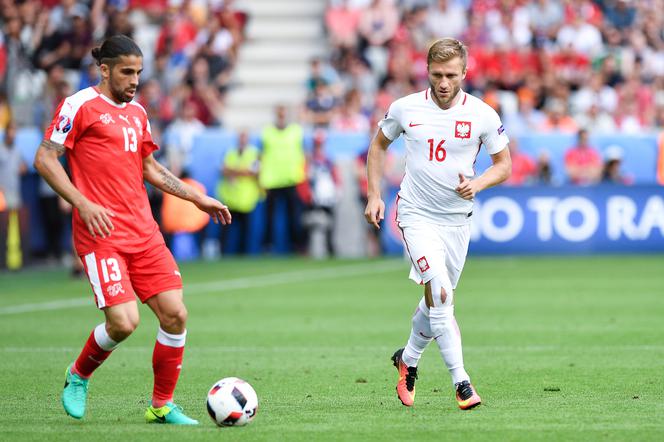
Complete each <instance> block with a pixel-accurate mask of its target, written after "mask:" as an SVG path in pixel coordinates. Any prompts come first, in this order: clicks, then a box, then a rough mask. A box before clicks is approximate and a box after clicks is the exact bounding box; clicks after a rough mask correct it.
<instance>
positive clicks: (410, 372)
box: [392, 348, 417, 407]
mask: <svg viewBox="0 0 664 442" xmlns="http://www.w3.org/2000/svg"><path fill="white" fill-rule="evenodd" d="M402 354H403V348H400V349H399V350H397V351H395V352H394V354H393V355H392V363H393V364H394V366H395V367H396V368H397V371H398V372H399V381H398V382H397V396H398V397H399V400H400V401H401V403H402V404H404V405H405V406H406V407H412V406H413V402H414V401H415V379H417V367H408V366H406V364H404V363H403V361H402V360H401V355H402Z"/></svg>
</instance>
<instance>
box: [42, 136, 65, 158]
mask: <svg viewBox="0 0 664 442" xmlns="http://www.w3.org/2000/svg"><path fill="white" fill-rule="evenodd" d="M39 146H43V147H44V148H45V149H48V150H54V151H55V152H56V153H57V154H58V156H60V155H62V154H64V153H65V146H63V145H62V144H59V143H55V142H53V141H51V140H42V142H41V144H40V145H39Z"/></svg>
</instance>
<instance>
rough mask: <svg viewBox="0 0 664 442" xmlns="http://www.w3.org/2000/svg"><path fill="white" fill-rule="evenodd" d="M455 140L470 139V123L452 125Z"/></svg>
mask: <svg viewBox="0 0 664 442" xmlns="http://www.w3.org/2000/svg"><path fill="white" fill-rule="evenodd" d="M454 137H455V138H470V121H457V122H456V124H455V125H454Z"/></svg>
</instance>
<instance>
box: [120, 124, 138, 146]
mask: <svg viewBox="0 0 664 442" xmlns="http://www.w3.org/2000/svg"><path fill="white" fill-rule="evenodd" d="M122 135H124V150H125V152H136V151H137V150H138V138H137V137H136V130H135V129H134V128H133V127H124V126H123V127H122Z"/></svg>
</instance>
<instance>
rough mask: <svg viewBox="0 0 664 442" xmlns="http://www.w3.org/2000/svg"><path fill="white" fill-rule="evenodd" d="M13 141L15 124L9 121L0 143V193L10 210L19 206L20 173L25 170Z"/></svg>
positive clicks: (14, 138)
mask: <svg viewBox="0 0 664 442" xmlns="http://www.w3.org/2000/svg"><path fill="white" fill-rule="evenodd" d="M15 141H16V125H15V124H14V123H13V122H11V121H10V122H9V123H7V127H6V128H5V131H4V137H3V140H2V142H1V143H0V193H2V194H3V195H4V200H5V208H6V209H7V210H10V211H11V210H18V209H19V208H20V207H21V175H23V174H25V173H26V171H27V168H26V166H25V163H24V162H23V160H22V159H21V153H20V152H19V150H18V149H17V148H16V144H15Z"/></svg>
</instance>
